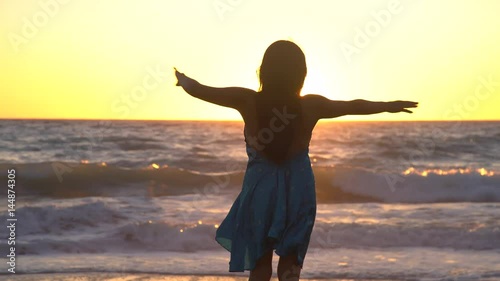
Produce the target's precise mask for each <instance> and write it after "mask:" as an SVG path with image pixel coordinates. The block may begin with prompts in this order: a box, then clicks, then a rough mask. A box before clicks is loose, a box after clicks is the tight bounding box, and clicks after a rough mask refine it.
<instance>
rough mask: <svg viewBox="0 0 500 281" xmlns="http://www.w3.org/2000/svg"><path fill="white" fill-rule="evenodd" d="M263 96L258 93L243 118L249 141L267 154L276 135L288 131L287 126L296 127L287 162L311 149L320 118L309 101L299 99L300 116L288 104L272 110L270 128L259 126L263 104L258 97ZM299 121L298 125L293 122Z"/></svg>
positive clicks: (290, 142)
mask: <svg viewBox="0 0 500 281" xmlns="http://www.w3.org/2000/svg"><path fill="white" fill-rule="evenodd" d="M258 95H263V94H262V93H260V92H255V93H254V95H253V96H254V98H251V99H249V102H248V104H247V106H246V108H245V109H244V110H241V115H242V117H243V120H244V122H245V130H244V135H245V141H246V143H247V144H248V145H249V146H250V147H252V148H254V149H255V150H256V151H263V150H264V148H265V146H266V145H269V144H270V143H272V142H273V141H276V140H275V138H274V136H275V135H277V134H279V133H281V132H282V131H283V130H285V129H286V126H294V128H293V129H294V130H293V132H292V133H291V134H290V136H288V137H290V138H291V139H290V140H289V146H288V147H287V153H286V156H285V160H286V159H291V158H292V157H293V156H295V155H297V154H298V153H301V152H303V151H304V150H306V149H307V148H308V147H309V142H310V140H311V136H312V131H313V129H314V126H315V125H316V123H317V121H318V119H317V118H316V117H315V115H314V114H311V110H310V109H309V108H308V107H309V106H308V101H307V98H304V97H298V103H299V107H300V114H298V113H296V112H293V111H291V110H290V108H289V107H287V106H286V105H283V104H280V105H278V106H276V107H273V108H272V112H273V116H272V118H271V120H270V122H269V125H268V126H265V127H262V126H260V125H259V114H260V112H259V109H260V108H259V105H258V103H257V99H256V98H257V96H258ZM293 122H295V123H293Z"/></svg>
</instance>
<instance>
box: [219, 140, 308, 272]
mask: <svg viewBox="0 0 500 281" xmlns="http://www.w3.org/2000/svg"><path fill="white" fill-rule="evenodd" d="M246 151H247V155H248V164H247V169H246V172H245V176H244V178H243V187H242V190H241V192H240V194H239V195H238V197H237V198H236V200H235V202H234V203H233V205H232V207H231V209H230V211H229V213H228V214H227V216H226V218H225V219H224V220H223V221H222V223H221V224H220V226H219V228H218V229H217V232H216V236H215V240H216V241H217V242H218V243H219V244H220V245H221V246H222V247H224V248H225V249H226V250H228V251H230V252H231V258H230V262H229V271H230V272H243V271H245V270H252V269H254V267H255V264H256V262H257V260H258V259H259V258H260V257H262V256H263V255H264V254H265V253H266V252H268V251H269V250H275V252H276V254H278V255H279V256H287V255H289V254H294V253H296V254H297V264H298V265H300V266H301V267H302V265H303V262H304V258H305V255H306V252H307V247H308V245H309V240H310V236H311V232H312V229H313V225H314V220H315V217H316V191H315V181H314V175H313V171H312V167H311V162H310V159H309V154H308V153H309V149H308V148H307V149H305V150H303V151H302V152H300V153H299V154H297V155H295V156H294V157H293V158H292V159H289V160H288V161H287V162H286V163H285V164H282V165H279V166H278V165H276V164H274V163H272V162H271V161H269V160H267V158H265V157H264V156H262V155H261V154H260V153H259V152H258V151H256V150H255V149H254V148H252V147H251V146H249V145H248V144H247V146H246Z"/></svg>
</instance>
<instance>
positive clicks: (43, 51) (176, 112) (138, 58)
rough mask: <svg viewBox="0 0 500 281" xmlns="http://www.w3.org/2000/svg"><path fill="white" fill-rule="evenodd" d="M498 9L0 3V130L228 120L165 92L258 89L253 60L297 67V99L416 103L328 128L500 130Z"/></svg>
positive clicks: (257, 0)
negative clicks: (25, 123) (454, 123)
mask: <svg viewBox="0 0 500 281" xmlns="http://www.w3.org/2000/svg"><path fill="white" fill-rule="evenodd" d="M498 11H500V1H495V0H478V1H454V0H442V1H431V0H428V1H426V0H406V1H405V0H401V1H397V0H389V1H379V0H376V1H361V0H356V1H341V0H338V1H326V0H324V1H319V0H318V1H307V2H306V1H300V2H299V1H284V0H282V1H264V0H252V1H249V0H248V1H247V0H239V1H236V0H232V1H229V0H189V1H162V0H147V1H140V2H139V1H119V0H109V1H98V0H88V1H76V0H64V1H63V0H37V1H35V0H22V1H2V2H1V3H0V23H1V25H0V34H2V35H3V36H1V37H0V61H1V62H2V63H1V64H0V72H1V74H2V75H0V94H1V97H2V103H1V105H0V107H1V110H0V118H64V119H72V118H78V119H159V120H166V119H167V120H240V116H239V114H238V113H237V112H236V111H235V110H232V109H227V108H222V107H219V106H216V105H211V104H208V103H205V102H203V101H200V100H196V99H195V98H193V97H191V96H189V95H187V94H186V93H184V92H183V91H182V90H181V89H180V88H177V87H175V78H174V75H173V71H172V67H173V66H176V67H177V68H178V69H179V70H180V71H182V72H185V73H186V74H187V75H190V76H192V77H193V78H195V79H197V80H198V81H200V82H201V83H204V84H208V85H211V86H244V87H249V88H252V89H257V88H258V83H257V77H256V70H257V68H258V67H259V64H260V62H261V60H262V55H263V54H264V51H265V49H266V48H267V46H268V45H269V44H271V43H272V42H274V41H276V40H279V39H291V40H293V41H294V42H296V43H297V44H298V45H299V46H301V48H302V49H303V51H304V52H305V54H306V59H307V63H308V70H309V71H308V77H307V78H306V84H305V87H304V90H303V94H307V93H317V94H323V95H325V96H326V97H328V98H331V99H340V100H351V99H357V98H361V99H367V100H374V101H390V100H396V99H402V100H413V101H418V102H419V103H420V104H419V106H420V107H419V108H418V109H417V110H416V111H415V113H414V114H411V115H410V114H403V113H400V114H388V113H387V114H386V113H384V114H378V115H374V116H369V117H367V116H346V117H342V118H341V119H342V120H368V119H369V120H482V119H488V120H500V110H498V109H499V108H500V52H498V46H499V45H500V44H499V43H500V29H499V28H498V27H499V26H500V17H498V15H497V13H498Z"/></svg>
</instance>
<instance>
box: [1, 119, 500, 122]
mask: <svg viewBox="0 0 500 281" xmlns="http://www.w3.org/2000/svg"><path fill="white" fill-rule="evenodd" d="M0 121H151V122H165V121H167V122H171V121H175V122H244V120H242V119H212V120H207V119H205V120H201V119H98V118H88V119H83V118H0ZM321 121H322V122H499V121H500V119H451V120H429V119H419V120H342V119H336V118H325V119H320V120H319V121H318V122H321Z"/></svg>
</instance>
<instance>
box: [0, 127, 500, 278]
mask: <svg viewBox="0 0 500 281" xmlns="http://www.w3.org/2000/svg"><path fill="white" fill-rule="evenodd" d="M309 151H310V158H311V162H312V165H313V169H314V173H315V179H316V190H317V201H318V207H317V210H318V211H317V218H316V222H315V226H314V230H313V234H312V237H311V242H310V246H309V251H308V253H307V255H306V258H305V263H304V269H303V271H302V277H304V278H308V279H351V280H367V279H376V280H426V281H430V280H500V122H494V121H491V122H465V121H450V122H320V123H319V124H318V125H317V127H316V129H315V131H314V133H313V138H312V140H311V144H310V149H309ZM246 161H247V155H246V153H245V143H244V139H243V123H242V122H236V121H235V122H222V121H221V122H215V121H214V122H208V121H207V122H204V121H62V120H57V121H55V120H50V121H49V120H2V121H0V173H1V180H2V181H1V182H2V183H1V185H2V188H3V189H4V191H5V192H4V196H5V200H4V204H1V205H0V217H1V220H2V221H4V223H5V224H6V225H7V223H6V222H7V219H9V213H8V208H9V207H8V203H7V191H6V190H7V189H8V183H7V180H8V173H7V172H8V170H11V169H15V180H16V184H15V187H14V189H15V192H16V193H15V194H16V198H15V218H16V219H17V221H16V231H15V241H16V244H15V246H16V265H15V270H16V273H23V274H27V275H24V276H31V275H30V274H40V273H47V274H57V273H67V274H69V273H80V274H82V273H83V274H85V273H89V274H90V273H96V272H98V273H99V272H100V273H129V274H135V273H140V274H177V275H185V274H187V275H194V276H206V275H215V276H245V275H247V274H248V273H245V274H240V273H237V274H234V273H229V272H228V262H229V253H228V252H227V251H225V250H224V249H223V248H222V247H221V246H219V245H218V244H217V242H216V241H215V240H214V236H215V231H216V229H217V227H218V224H220V222H221V221H222V220H223V218H224V217H225V215H226V214H227V212H228V210H229V208H230V206H231V204H232V203H233V201H234V199H235V198H236V196H237V195H238V192H239V191H240V190H241V182H242V178H243V175H244V172H245V166H246ZM11 217H12V216H11ZM1 228H2V232H1V237H2V239H1V240H0V249H1V253H2V257H3V260H4V261H8V259H7V257H6V255H7V254H8V253H9V247H10V246H9V245H7V241H8V239H7V238H8V237H9V235H11V234H9V233H8V231H7V230H6V227H5V226H3V227H1ZM2 264H3V266H2V268H3V269H2V272H1V274H2V275H0V279H1V278H6V276H5V275H4V274H8V272H7V264H6V262H3V263H2ZM274 264H275V265H276V264H277V257H276V256H275V258H274ZM275 271H276V270H275ZM33 276H36V275H33ZM35 279H36V278H35ZM35 279H33V280H35ZM186 280H187V279H186Z"/></svg>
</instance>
